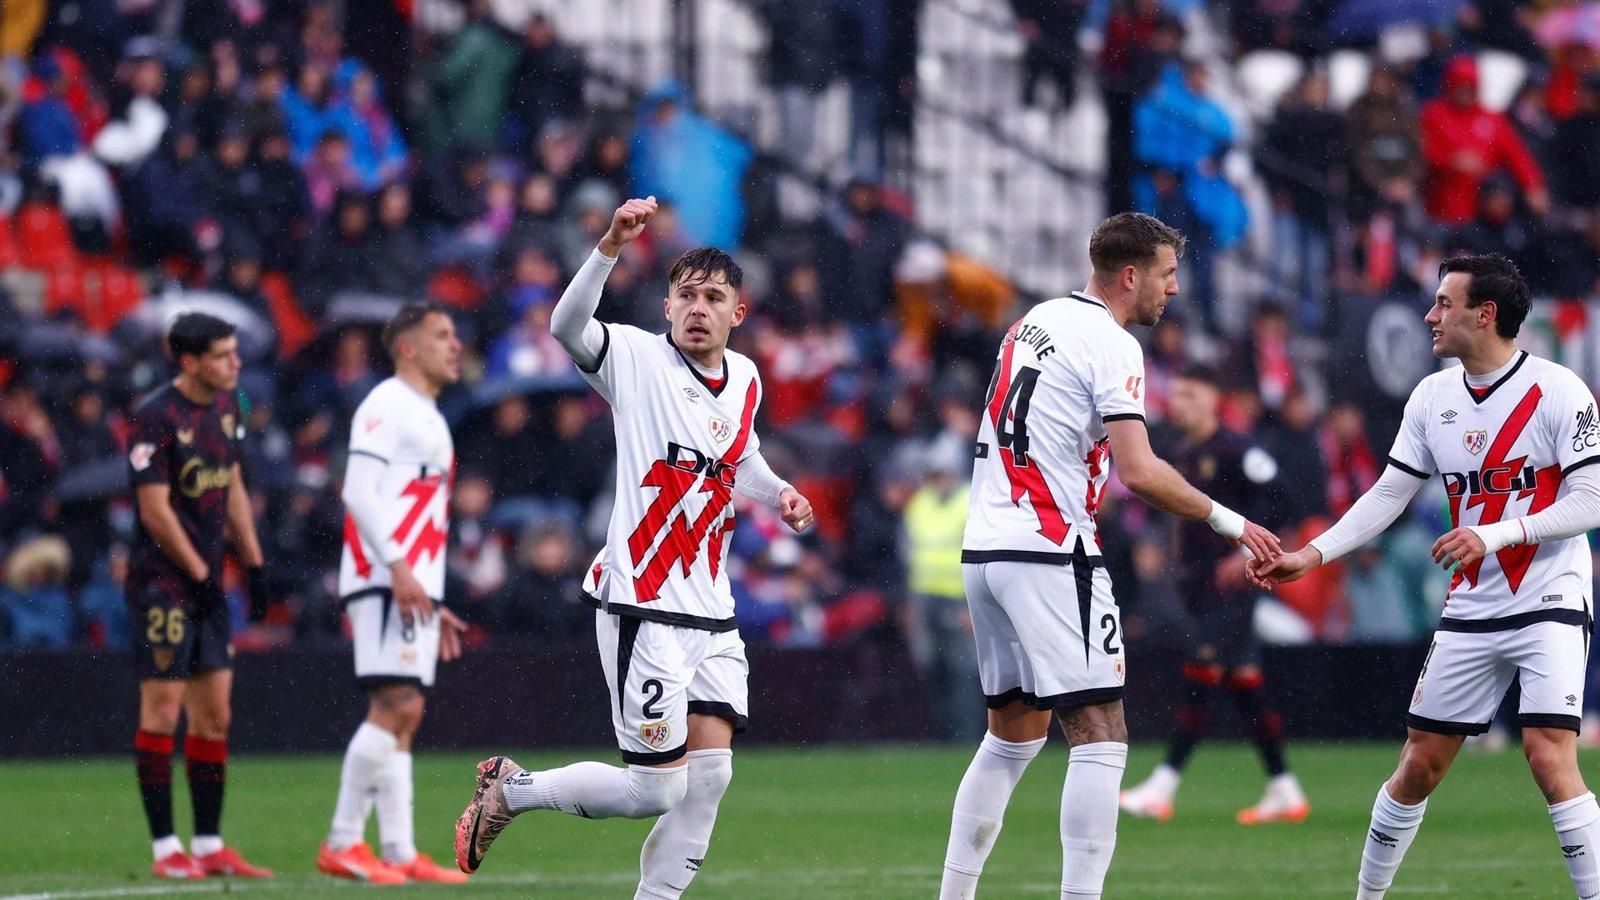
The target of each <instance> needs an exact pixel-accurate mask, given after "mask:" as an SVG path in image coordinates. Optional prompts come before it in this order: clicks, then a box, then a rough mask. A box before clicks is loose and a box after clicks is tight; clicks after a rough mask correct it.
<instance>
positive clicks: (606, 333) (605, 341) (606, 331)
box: [574, 322, 611, 375]
mask: <svg viewBox="0 0 1600 900" xmlns="http://www.w3.org/2000/svg"><path fill="white" fill-rule="evenodd" d="M600 335H601V337H600V352H599V353H596V354H595V357H594V368H592V369H588V368H584V367H583V366H578V371H580V372H583V373H584V374H586V375H594V374H596V373H598V372H599V371H600V367H601V366H603V365H605V362H606V353H608V352H609V351H610V350H611V329H610V327H608V326H607V325H606V323H604V322H601V323H600ZM574 363H576V360H574Z"/></svg>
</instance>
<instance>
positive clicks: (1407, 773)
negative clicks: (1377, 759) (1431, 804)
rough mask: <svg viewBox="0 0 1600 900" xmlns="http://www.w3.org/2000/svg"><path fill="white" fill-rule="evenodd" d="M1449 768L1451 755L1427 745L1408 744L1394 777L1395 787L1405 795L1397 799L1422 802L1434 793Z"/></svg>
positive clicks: (1407, 801)
mask: <svg viewBox="0 0 1600 900" xmlns="http://www.w3.org/2000/svg"><path fill="white" fill-rule="evenodd" d="M1449 770H1450V760H1449V757H1447V756H1445V755H1444V754H1441V753H1438V752H1434V750H1433V748H1431V747H1427V746H1425V745H1419V744H1408V745H1407V746H1406V750H1405V753H1404V754H1402V755H1401V757H1400V768H1399V770H1398V771H1396V772H1395V777H1394V779H1393V786H1394V788H1395V789H1396V791H1397V792H1398V793H1399V794H1403V795H1404V797H1403V798H1402V797H1401V796H1396V797H1395V799H1396V800H1401V802H1406V803H1416V802H1420V800H1421V799H1423V798H1426V797H1427V796H1428V795H1429V794H1432V793H1433V789H1434V788H1436V787H1438V786H1439V782H1441V781H1443V780H1444V776H1445V773H1446V772H1448V771H1449Z"/></svg>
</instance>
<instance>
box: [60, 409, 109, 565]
mask: <svg viewBox="0 0 1600 900" xmlns="http://www.w3.org/2000/svg"><path fill="white" fill-rule="evenodd" d="M68 401H69V403H70V405H69V408H68V415H66V416H63V417H61V421H60V426H59V428H58V431H57V433H58V435H59V441H60V444H61V473H62V478H61V482H60V483H59V484H58V485H57V488H56V495H57V500H58V501H59V502H60V505H61V506H60V512H59V513H57V523H58V526H59V528H60V531H61V536H62V537H63V538H64V539H65V540H66V541H67V543H68V545H69V546H72V547H81V548H90V547H106V546H109V545H110V543H111V520H110V518H109V517H108V516H107V509H108V506H109V504H110V500H111V498H112V496H114V495H115V494H116V493H118V492H120V491H121V490H122V483H123V479H124V478H125V477H126V476H125V474H124V471H123V456H122V450H121V447H120V445H119V444H118V443H117V438H116V435H115V434H113V433H112V425H111V421H110V419H109V416H108V415H107V411H106V401H105V395H104V393H103V392H102V390H101V388H100V386H99V385H96V384H94V383H92V382H88V381H85V382H83V383H81V384H79V385H78V386H77V387H76V388H74V389H73V391H72V393H71V395H70V396H69V397H68ZM95 562H96V560H95V559H94V557H92V556H91V555H90V554H89V553H86V552H85V553H78V554H75V555H74V557H73V560H72V568H71V570H70V572H69V577H68V579H67V583H68V585H69V586H71V587H72V588H73V589H74V590H76V589H78V588H80V587H82V586H83V585H84V584H85V583H86V582H87V581H88V580H89V573H90V570H91V569H92V568H93V566H94V565H95Z"/></svg>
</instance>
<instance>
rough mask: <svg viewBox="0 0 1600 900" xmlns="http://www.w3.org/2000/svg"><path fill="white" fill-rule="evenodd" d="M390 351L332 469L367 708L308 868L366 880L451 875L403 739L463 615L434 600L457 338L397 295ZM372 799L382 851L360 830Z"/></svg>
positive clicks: (445, 527) (437, 316) (444, 322)
mask: <svg viewBox="0 0 1600 900" xmlns="http://www.w3.org/2000/svg"><path fill="white" fill-rule="evenodd" d="M383 346H384V349H385V350H387V351H388V352H389V357H390V358H391V359H392V360H394V376H393V377H391V378H388V379H385V380H384V381H383V382H381V383H379V384H378V385H377V386H376V387H374V388H373V389H372V392H371V393H369V394H367V397H366V399H365V400H362V401H361V405H360V406H358V407H356V413H355V419H354V420H353V421H352V422H351V423H350V453H349V461H348V462H347V463H346V467H345V476H344V491H343V499H344V505H345V520H344V521H345V526H344V551H343V558H342V559H341V560H340V562H339V595H340V597H341V599H342V600H343V602H344V604H345V614H346V615H347V616H348V617H349V619H350V633H351V636H352V637H353V638H354V642H355V669H356V680H357V682H359V683H360V685H361V686H362V687H363V688H365V689H366V691H367V698H368V700H367V717H366V720H365V721H363V722H362V723H361V726H360V727H359V728H357V729H356V733H355V735H354V736H352V737H351V738H350V744H349V746H348V747H346V748H345V754H344V766H343V768H342V769H341V770H340V773H339V799H338V802H337V804H336V805H335V806H334V811H333V825H332V827H331V828H330V829H329V830H328V839H327V841H326V842H324V843H323V845H322V847H321V849H320V850H319V851H318V853H317V869H318V870H319V871H321V872H324V873H326V874H329V875H334V876H338V877H341V878H351V879H355V880H357V881H368V882H372V883H374V884H402V883H405V882H407V881H423V882H434V883H439V884H461V883H463V882H465V881H466V880H467V877H466V876H465V875H463V874H461V873H460V872H457V871H454V870H452V869H448V868H444V867H441V866H439V865H438V864H436V863H435V862H434V861H433V860H432V859H429V858H428V855H427V854H426V853H420V852H418V850H417V844H416V836H415V833H414V831H413V828H412V805H411V797H412V783H411V741H412V737H413V736H414V735H415V734H416V733H417V728H418V727H420V726H421V724H422V713H423V708H424V706H425V705H426V704H425V696H424V692H425V691H426V690H427V689H428V688H429V687H431V686H432V685H433V676H434V669H435V667H436V665H437V663H438V662H439V661H440V660H443V661H445V662H449V661H451V660H453V659H455V658H456V657H458V656H460V655H461V632H462V631H463V630H464V627H465V626H464V625H463V623H462V621H461V620H460V619H459V618H458V617H457V616H456V615H455V614H454V613H452V612H451V611H450V609H449V608H448V607H446V606H444V605H443V603H444V559H445V539H446V536H447V535H448V534H449V532H450V480H451V477H452V475H453V473H454V471H455V445H454V443H453V442H452V440H451V438H450V426H449V425H447V424H445V420H444V416H441V415H440V414H439V408H438V406H437V405H436V401H437V399H438V396H439V392H440V391H442V390H444V388H445V386H446V385H449V384H453V383H454V382H455V381H456V380H457V379H459V378H460V377H461V342H460V341H459V340H457V339H456V330H455V325H454V324H453V323H452V322H451V321H450V316H449V314H448V313H447V312H445V310H444V309H443V308H442V307H439V306H436V305H433V304H425V303H410V304H407V305H406V306H404V307H402V308H401V309H400V311H399V312H397V313H395V315H394V318H392V319H390V320H389V322H388V323H387V324H385V325H384V328H383ZM374 807H376V808H377V813H378V834H379V837H380V840H381V843H382V851H383V855H382V857H381V858H380V857H378V856H377V855H376V854H374V853H373V852H372V849H371V848H370V847H369V846H368V845H367V843H366V842H365V841H364V840H363V837H364V835H365V833H366V829H367V814H368V813H369V812H371V811H372V809H373V808H374Z"/></svg>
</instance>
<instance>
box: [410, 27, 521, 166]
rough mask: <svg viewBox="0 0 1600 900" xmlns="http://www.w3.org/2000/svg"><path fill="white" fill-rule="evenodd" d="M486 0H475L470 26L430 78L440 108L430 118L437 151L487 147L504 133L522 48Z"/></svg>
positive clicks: (449, 49)
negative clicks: (491, 14) (492, 13)
mask: <svg viewBox="0 0 1600 900" xmlns="http://www.w3.org/2000/svg"><path fill="white" fill-rule="evenodd" d="M488 6H489V4H488V2H487V0H471V2H470V3H469V4H468V16H469V20H468V22H467V25H466V27H465V28H462V29H461V30H460V31H459V32H457V34H456V36H455V37H454V39H453V40H452V41H451V43H450V46H449V48H448V49H447V50H446V51H445V53H444V56H443V58H441V59H440V60H439V64H438V66H437V67H435V68H434V70H433V73H432V75H431V77H430V78H429V82H430V83H431V85H432V87H433V94H434V103H435V105H436V106H437V108H438V109H437V112H436V113H435V115H433V116H432V117H431V118H430V125H431V126H432V128H433V129H434V134H433V135H432V138H433V148H434V150H435V152H438V151H443V150H446V149H448V148H451V147H458V146H461V145H462V144H476V145H479V146H484V147H487V146H490V145H491V144H493V143H494V140H495V138H497V137H499V135H500V123H501V116H502V115H503V114H504V113H505V110H506V95H507V91H508V89H509V86H510V81H511V76H512V73H513V72H514V71H515V70H516V67H517V63H518V53H517V46H516V44H515V43H514V42H513V41H512V39H511V36H510V35H508V34H506V33H505V32H504V31H502V30H501V29H500V27H499V26H497V25H495V23H494V21H493V20H492V19H491V18H490V17H489V15H488Z"/></svg>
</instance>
